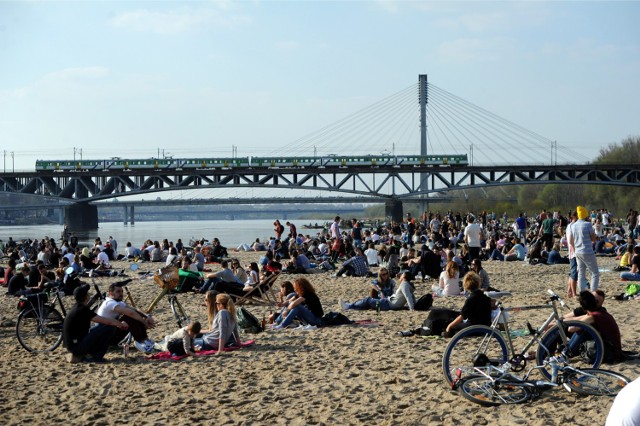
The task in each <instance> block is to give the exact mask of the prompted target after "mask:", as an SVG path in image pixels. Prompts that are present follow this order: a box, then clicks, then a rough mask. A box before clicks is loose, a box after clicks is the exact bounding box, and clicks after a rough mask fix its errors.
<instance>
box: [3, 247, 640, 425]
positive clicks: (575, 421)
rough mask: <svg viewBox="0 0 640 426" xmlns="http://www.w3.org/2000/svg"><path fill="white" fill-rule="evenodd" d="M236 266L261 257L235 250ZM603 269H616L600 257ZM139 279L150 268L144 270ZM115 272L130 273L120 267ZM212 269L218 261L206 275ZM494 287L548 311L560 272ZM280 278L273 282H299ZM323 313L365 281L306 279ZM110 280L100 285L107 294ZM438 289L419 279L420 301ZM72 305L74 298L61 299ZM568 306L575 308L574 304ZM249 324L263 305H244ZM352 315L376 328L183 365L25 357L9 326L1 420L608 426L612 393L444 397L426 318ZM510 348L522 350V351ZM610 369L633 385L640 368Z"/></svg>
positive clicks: (636, 330) (197, 313)
mask: <svg viewBox="0 0 640 426" xmlns="http://www.w3.org/2000/svg"><path fill="white" fill-rule="evenodd" d="M239 257H241V259H242V261H243V262H246V261H250V260H255V259H257V254H255V253H242V254H240V256H239ZM599 264H600V267H601V268H607V269H612V268H613V266H615V260H614V259H612V258H599ZM141 266H142V268H141V270H144V269H153V268H155V267H157V266H156V265H154V264H151V263H145V264H142V265H141ZM116 267H117V268H122V267H127V264H126V263H125V262H116ZM215 267H217V265H215V266H214V268H215ZM485 269H486V270H487V271H488V272H489V274H490V277H491V280H492V283H493V285H494V286H495V287H497V288H499V289H501V290H508V291H512V292H513V293H514V295H513V296H512V297H510V298H509V299H506V301H505V305H506V306H521V305H526V304H530V303H536V304H537V303H542V302H544V300H545V296H546V290H547V289H548V288H550V289H553V290H555V291H556V292H558V293H560V294H564V292H565V286H566V276H567V273H568V265H557V266H545V265H539V266H530V265H527V264H524V263H522V262H486V263H485ZM295 277H296V276H295V275H289V276H286V275H283V276H282V277H281V278H280V279H291V280H292V279H294V278H295ZM308 277H309V278H310V279H311V281H312V283H313V284H314V286H315V287H316V290H317V292H318V295H319V296H320V299H321V301H322V303H323V306H324V309H325V312H328V311H338V310H339V308H338V304H337V301H338V299H339V298H341V297H342V298H345V299H346V300H349V301H353V300H355V299H357V298H361V297H364V296H366V295H367V293H368V288H369V281H370V280H369V279H363V278H339V279H332V278H330V275H329V274H318V275H308ZM111 280H112V279H111V278H101V279H98V280H97V282H98V283H99V285H100V286H101V288H102V289H106V287H107V286H108V283H109V282H110V281H111ZM433 283H434V281H430V282H427V283H424V284H423V283H420V282H418V283H417V295H422V294H424V293H425V292H427V291H428V289H430V287H431V285H432V284H433ZM601 288H603V289H604V290H605V291H606V292H607V293H608V295H613V294H615V293H619V292H621V291H622V284H621V283H620V280H619V278H618V273H615V272H604V273H602V274H601ZM130 289H131V291H132V292H133V294H134V295H135V298H136V300H137V301H138V303H139V304H140V305H142V306H147V305H148V304H149V303H150V301H151V300H152V298H153V296H155V294H157V292H158V291H159V289H158V287H157V286H156V285H155V284H153V282H152V281H146V282H137V283H134V284H132V285H130ZM179 297H180V300H181V302H182V304H183V305H184V306H185V308H186V309H187V312H188V313H189V314H190V316H191V317H192V319H195V320H199V321H201V322H203V323H204V322H205V321H206V311H205V308H204V306H203V305H202V302H203V299H204V297H203V296H202V295H196V294H183V295H180V296H179ZM462 303H463V299H462V298H460V297H456V298H445V299H438V300H436V301H435V304H434V306H438V307H452V308H460V307H461V306H462ZM66 304H67V306H70V305H71V304H72V298H67V299H66ZM570 304H571V305H573V306H575V304H576V302H575V300H571V301H570ZM605 306H606V307H607V309H608V310H609V311H610V312H611V313H612V314H613V315H614V316H615V318H616V319H617V321H618V324H619V325H620V329H621V332H622V336H623V347H624V349H627V350H638V349H639V346H640V327H638V324H639V319H640V318H639V314H638V312H639V311H640V309H638V308H639V307H640V301H636V300H633V301H626V302H618V301H614V300H607V301H606V302H605ZM249 310H250V311H251V312H253V313H254V314H255V315H256V316H257V317H259V318H262V317H263V316H264V315H268V313H269V308H267V307H258V306H250V307H249ZM17 314H18V312H17V310H16V299H14V298H10V297H8V296H2V297H0V317H2V320H3V321H5V320H7V319H9V320H15V318H16V317H17ZM153 314H154V316H155V318H156V319H157V320H158V321H159V322H160V324H159V326H158V327H157V328H156V329H154V330H152V331H151V333H150V334H151V337H152V338H155V339H160V338H162V337H163V336H164V335H165V334H168V333H171V332H172V331H174V330H175V329H176V328H177V326H176V324H175V323H174V322H173V320H172V316H171V312H170V309H169V306H168V304H167V302H166V300H163V301H161V302H160V303H159V305H158V307H157V308H156V310H155V311H154V312H153ZM346 314H347V315H348V316H349V317H350V318H351V319H371V320H375V321H377V322H379V323H380V326H379V327H348V326H346V327H332V328H323V329H319V330H315V331H300V330H284V331H267V332H264V333H260V334H257V335H244V336H243V337H244V338H245V339H255V340H256V344H255V345H254V346H252V347H249V348H244V349H241V350H237V351H233V352H228V353H226V354H225V355H223V356H221V357H213V356H212V357H202V358H187V359H185V360H182V361H178V362H174V361H148V360H146V359H145V357H144V356H143V355H142V354H141V353H139V352H137V351H136V350H135V349H134V348H133V347H132V349H131V352H130V354H129V356H128V357H126V358H125V357H124V356H123V354H122V351H120V350H117V349H114V350H112V351H110V352H109V353H108V354H107V356H106V358H107V361H108V362H107V363H105V364H86V363H83V364H73V365H72V364H68V363H66V362H65V355H66V351H65V349H64V348H62V347H60V348H58V349H57V350H55V351H54V352H52V353H48V354H39V355H32V354H30V353H28V352H27V351H25V350H24V349H23V348H22V347H21V346H20V345H19V343H18V341H17V339H16V337H15V327H6V326H5V327H0V354H1V355H0V357H1V358H0V365H1V366H2V367H1V368H2V375H1V377H2V391H1V392H0V410H1V411H2V413H3V416H2V423H3V424H7V425H12V424H25V423H27V422H28V423H33V424H59V423H65V424H82V425H89V424H116V423H120V424H122V423H135V424H139V425H144V424H167V423H174V424H188V423H194V424H198V423H203V424H212V423H218V424H288V425H303V424H304V425H307V424H321V425H324V424H326V425H334V424H382V425H391V424H434V425H436V424H455V425H472V424H473V425H478V424H479V425H484V424H492V425H497V424H526V425H554V424H572V425H589V426H590V425H593V424H604V422H605V419H606V416H607V413H608V410H609V407H610V406H611V404H612V402H613V398H609V397H579V396H576V395H575V394H571V393H568V392H567V391H565V390H564V389H562V388H560V389H554V390H551V391H548V392H546V393H545V394H544V395H543V396H542V397H541V398H539V399H537V400H534V401H532V402H529V403H526V404H523V405H511V406H500V407H495V408H483V407H481V406H479V405H475V404H472V403H470V402H468V401H467V400H465V399H464V398H462V397H461V396H460V395H458V394H457V393H454V392H452V391H451V390H449V389H448V388H447V387H446V386H445V384H444V382H443V376H442V373H441V369H440V363H441V358H442V353H443V350H444V348H445V346H446V344H447V339H444V338H436V339H425V338H420V337H400V336H398V335H397V332H398V331H400V330H405V329H410V328H415V327H416V326H418V325H420V324H421V323H422V321H423V320H424V319H425V318H426V316H427V313H426V312H409V311H400V312H382V313H379V314H377V313H376V312H375V311H348V312H346ZM547 314H548V311H533V312H531V311H529V312H527V313H520V314H513V315H512V318H511V324H512V327H515V328H523V327H524V322H525V321H526V320H530V321H531V322H532V323H533V324H534V325H537V324H539V323H541V322H542V320H543V319H544V318H545V317H546V315H547ZM523 342H524V340H523V339H517V340H516V346H518V345H520V346H521V345H523ZM606 368H609V369H612V370H615V371H618V372H621V373H623V374H625V375H627V376H628V377H629V378H631V379H634V378H636V377H638V376H639V375H640V361H637V360H636V361H630V362H625V363H622V364H616V365H613V366H607V367H606Z"/></svg>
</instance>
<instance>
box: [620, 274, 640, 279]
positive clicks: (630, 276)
mask: <svg viewBox="0 0 640 426" xmlns="http://www.w3.org/2000/svg"><path fill="white" fill-rule="evenodd" d="M620 279H623V280H629V281H640V274H638V273H635V272H623V273H621V274H620Z"/></svg>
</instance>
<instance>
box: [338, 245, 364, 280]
mask: <svg viewBox="0 0 640 426" xmlns="http://www.w3.org/2000/svg"><path fill="white" fill-rule="evenodd" d="M368 273H369V265H368V264H367V258H366V257H365V255H364V253H362V249H361V248H359V247H356V249H355V255H354V256H353V257H351V258H350V259H348V260H346V261H345V262H344V263H343V264H342V268H341V269H340V270H339V271H338V273H337V274H336V275H335V276H336V277H341V276H343V275H346V276H348V277H365V276H367V274H368Z"/></svg>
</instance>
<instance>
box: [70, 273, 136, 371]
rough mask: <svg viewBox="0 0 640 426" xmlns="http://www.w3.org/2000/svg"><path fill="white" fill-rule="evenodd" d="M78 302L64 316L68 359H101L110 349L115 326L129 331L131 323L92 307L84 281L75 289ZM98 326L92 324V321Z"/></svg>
mask: <svg viewBox="0 0 640 426" xmlns="http://www.w3.org/2000/svg"><path fill="white" fill-rule="evenodd" d="M73 296H74V298H75V300H76V304H75V305H74V306H73V307H72V308H71V310H70V311H69V313H67V316H66V317H65V318H64V323H63V325H62V341H63V344H64V347H65V348H67V350H68V351H69V357H68V358H67V360H68V361H69V362H71V363H77V362H81V361H83V360H84V359H85V356H86V355H90V356H91V358H90V359H89V361H94V362H101V361H102V360H103V358H104V354H105V353H106V352H107V349H108V348H109V342H110V341H111V339H112V338H113V336H114V335H115V333H116V329H120V330H123V331H126V330H127V329H128V328H129V325H128V324H127V323H126V322H124V321H117V320H116V319H114V318H110V317H104V316H101V315H98V314H96V313H95V312H93V311H92V310H91V308H89V305H90V304H91V303H90V298H89V285H88V284H83V285H81V286H80V287H77V288H76V289H75V290H74V291H73ZM92 321H93V322H97V323H98V325H97V326H95V327H93V328H90V327H91V322H92Z"/></svg>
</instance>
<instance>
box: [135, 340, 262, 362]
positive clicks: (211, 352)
mask: <svg viewBox="0 0 640 426" xmlns="http://www.w3.org/2000/svg"><path fill="white" fill-rule="evenodd" d="M254 343H256V341H255V340H247V341H246V342H242V343H240V346H231V347H227V348H224V349H222V350H223V351H225V352H228V351H235V350H237V349H242V348H246V347H247V346H251V345H253V344H254ZM217 352H218V350H217V349H212V350H208V351H200V352H196V356H209V355H215V354H216V353H217ZM187 357H188V355H180V356H174V355H171V352H169V351H165V352H158V353H157V354H153V355H151V356H148V357H147V358H146V359H148V360H150V361H155V360H167V359H168V360H172V361H179V360H181V359H183V358H187Z"/></svg>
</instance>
